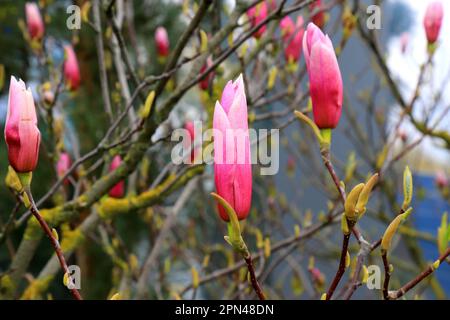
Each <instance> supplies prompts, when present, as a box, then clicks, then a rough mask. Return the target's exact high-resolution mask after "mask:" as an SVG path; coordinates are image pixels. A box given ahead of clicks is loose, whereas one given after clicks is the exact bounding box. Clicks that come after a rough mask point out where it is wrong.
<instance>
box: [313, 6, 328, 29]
mask: <svg viewBox="0 0 450 320" xmlns="http://www.w3.org/2000/svg"><path fill="white" fill-rule="evenodd" d="M309 11H310V12H311V13H313V12H316V13H315V14H314V15H313V16H312V17H311V21H312V22H313V23H314V24H315V25H316V26H318V27H319V28H320V29H322V28H323V26H324V25H325V11H324V10H323V8H322V0H316V1H314V2H312V3H311V4H310V5H309Z"/></svg>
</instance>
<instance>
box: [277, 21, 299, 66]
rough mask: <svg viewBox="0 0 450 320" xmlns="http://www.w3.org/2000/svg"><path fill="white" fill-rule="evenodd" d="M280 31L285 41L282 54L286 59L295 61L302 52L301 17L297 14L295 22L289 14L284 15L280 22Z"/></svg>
mask: <svg viewBox="0 0 450 320" xmlns="http://www.w3.org/2000/svg"><path fill="white" fill-rule="evenodd" d="M280 27H281V33H282V37H283V41H284V43H285V49H284V56H285V58H286V60H287V61H292V62H297V61H298V59H300V55H301V52H302V42H303V34H304V32H305V30H304V29H303V17H302V16H298V18H297V24H296V25H294V22H293V21H292V19H291V18H290V17H289V16H286V17H284V18H283V19H282V20H281V22H280Z"/></svg>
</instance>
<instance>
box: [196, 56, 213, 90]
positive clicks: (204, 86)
mask: <svg viewBox="0 0 450 320" xmlns="http://www.w3.org/2000/svg"><path fill="white" fill-rule="evenodd" d="M210 66H212V59H211V57H208V59H207V60H206V63H205V64H204V65H203V67H202V68H201V69H200V74H202V73H204V72H205V71H206V69H207V68H209V67H210ZM212 78H214V72H213V71H211V72H210V73H208V75H207V76H206V77H204V78H203V80H201V81H200V83H199V84H198V85H199V87H200V89H202V90H206V89H208V86H209V82H210V80H211V79H212Z"/></svg>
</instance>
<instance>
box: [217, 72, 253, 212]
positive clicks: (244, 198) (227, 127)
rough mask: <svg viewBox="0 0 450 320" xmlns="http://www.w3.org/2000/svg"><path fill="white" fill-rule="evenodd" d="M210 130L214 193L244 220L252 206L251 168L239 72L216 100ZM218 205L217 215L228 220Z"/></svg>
mask: <svg viewBox="0 0 450 320" xmlns="http://www.w3.org/2000/svg"><path fill="white" fill-rule="evenodd" d="M213 129H214V173H215V174H214V177H215V184H216V189H217V193H218V194H219V195H220V196H221V197H223V198H224V199H225V200H226V201H227V202H228V203H229V204H230V205H231V206H232V207H233V209H234V210H235V211H236V214H237V216H238V219H239V220H242V219H245V218H246V217H247V215H248V213H249V211H250V206H251V198H252V167H251V155H250V139H249V133H248V119H247V100H246V96H245V89H244V82H243V78H242V75H240V76H239V77H238V78H237V79H236V81H234V82H232V81H229V82H228V83H227V85H226V86H225V88H224V90H223V92H222V98H221V100H220V102H218V101H217V102H216V106H215V110H214V119H213ZM218 206H219V214H220V217H221V218H222V219H223V220H225V221H228V220H229V218H228V214H227V213H226V211H225V210H224V208H222V206H221V205H220V204H219V205H218Z"/></svg>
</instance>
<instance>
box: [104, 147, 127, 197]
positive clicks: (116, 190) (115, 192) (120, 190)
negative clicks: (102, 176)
mask: <svg viewBox="0 0 450 320" xmlns="http://www.w3.org/2000/svg"><path fill="white" fill-rule="evenodd" d="M121 163H122V158H121V157H120V156H119V155H116V156H115V157H114V158H113V159H112V161H111V165H110V166H109V171H110V172H112V171H114V170H116V169H117V167H119V166H120V164H121ZM108 194H109V196H110V197H112V198H122V197H123V196H124V195H125V181H123V180H122V181H119V182H118V183H117V184H116V185H115V186H114V187H112V188H111V190H109V193H108Z"/></svg>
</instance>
